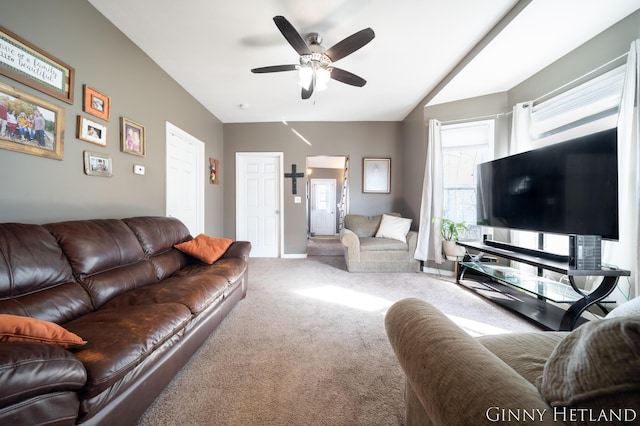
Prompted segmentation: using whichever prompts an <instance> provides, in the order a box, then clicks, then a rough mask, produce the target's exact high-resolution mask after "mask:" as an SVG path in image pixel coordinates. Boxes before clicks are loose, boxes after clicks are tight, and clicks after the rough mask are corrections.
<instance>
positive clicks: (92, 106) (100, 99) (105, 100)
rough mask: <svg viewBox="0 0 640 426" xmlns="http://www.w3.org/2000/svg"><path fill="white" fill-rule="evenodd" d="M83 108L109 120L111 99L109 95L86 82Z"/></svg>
mask: <svg viewBox="0 0 640 426" xmlns="http://www.w3.org/2000/svg"><path fill="white" fill-rule="evenodd" d="M82 109H83V110H84V112H86V113H89V114H91V115H95V116H96V117H98V118H102V119H103V120H107V121H109V109H110V99H109V97H108V96H107V95H105V94H102V93H100V92H98V91H97V90H96V89H94V88H92V87H89V86H87V85H86V84H85V85H84V102H83V104H82Z"/></svg>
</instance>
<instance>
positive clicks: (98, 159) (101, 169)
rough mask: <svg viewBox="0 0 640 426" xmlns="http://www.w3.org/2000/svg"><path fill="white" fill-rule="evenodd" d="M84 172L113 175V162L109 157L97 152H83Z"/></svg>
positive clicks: (96, 174) (95, 174) (93, 174)
mask: <svg viewBox="0 0 640 426" xmlns="http://www.w3.org/2000/svg"><path fill="white" fill-rule="evenodd" d="M84 173H85V174H87V175H90V176H105V177H111V176H112V175H113V163H112V161H111V157H110V156H108V155H106V154H101V153H98V152H89V151H85V152H84Z"/></svg>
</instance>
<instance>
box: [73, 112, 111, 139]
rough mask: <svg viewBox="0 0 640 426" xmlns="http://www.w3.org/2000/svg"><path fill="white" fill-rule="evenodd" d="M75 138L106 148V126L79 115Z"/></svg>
mask: <svg viewBox="0 0 640 426" xmlns="http://www.w3.org/2000/svg"><path fill="white" fill-rule="evenodd" d="M76 137H77V138H78V139H80V140H83V141H85V142H89V143H95V144H96V145H100V146H107V126H104V125H102V124H100V123H96V122H95V121H93V120H89V119H88V118H86V117H83V116H81V115H79V116H78V125H77V128H76Z"/></svg>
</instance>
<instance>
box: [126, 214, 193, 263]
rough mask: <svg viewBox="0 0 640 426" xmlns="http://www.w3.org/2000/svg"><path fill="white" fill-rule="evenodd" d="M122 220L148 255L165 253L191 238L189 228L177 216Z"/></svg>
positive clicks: (141, 217)
mask: <svg viewBox="0 0 640 426" xmlns="http://www.w3.org/2000/svg"><path fill="white" fill-rule="evenodd" d="M122 221H123V222H124V223H126V224H127V226H128V227H129V228H131V230H132V231H133V233H134V234H135V236H136V238H137V239H138V241H139V242H140V245H141V246H142V249H143V250H144V252H145V253H146V254H147V255H148V256H153V255H155V254H158V253H163V252H165V251H167V250H170V249H171V248H172V247H173V246H174V244H177V243H181V242H183V241H186V240H188V239H190V238H191V236H190V235H189V229H187V227H186V226H185V225H184V224H183V223H182V222H180V221H179V220H178V219H176V218H175V217H163V216H140V217H131V218H127V219H122ZM159 230H161V231H162V232H158V231H159Z"/></svg>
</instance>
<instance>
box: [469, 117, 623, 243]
mask: <svg viewBox="0 0 640 426" xmlns="http://www.w3.org/2000/svg"><path fill="white" fill-rule="evenodd" d="M617 152H618V151H617V129H615V128H614V129H611V130H605V131H602V132H598V133H594V134H591V135H588V136H584V137H580V138H576V139H572V140H568V141H565V142H560V143H557V144H554V145H550V146H547V147H544V148H539V149H535V150H532V151H528V152H523V153H520V154H516V155H511V156H508V157H505V158H501V159H498V160H494V161H489V162H486V163H482V164H479V165H478V170H477V172H478V176H477V197H478V200H477V201H478V205H477V207H478V210H477V211H478V217H477V219H478V220H477V223H478V224H479V225H483V226H491V227H501V228H510V229H517V230H527V231H537V232H545V233H553V234H580V235H599V236H601V237H602V238H603V239H608V240H618V238H619V234H618V158H617Z"/></svg>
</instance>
